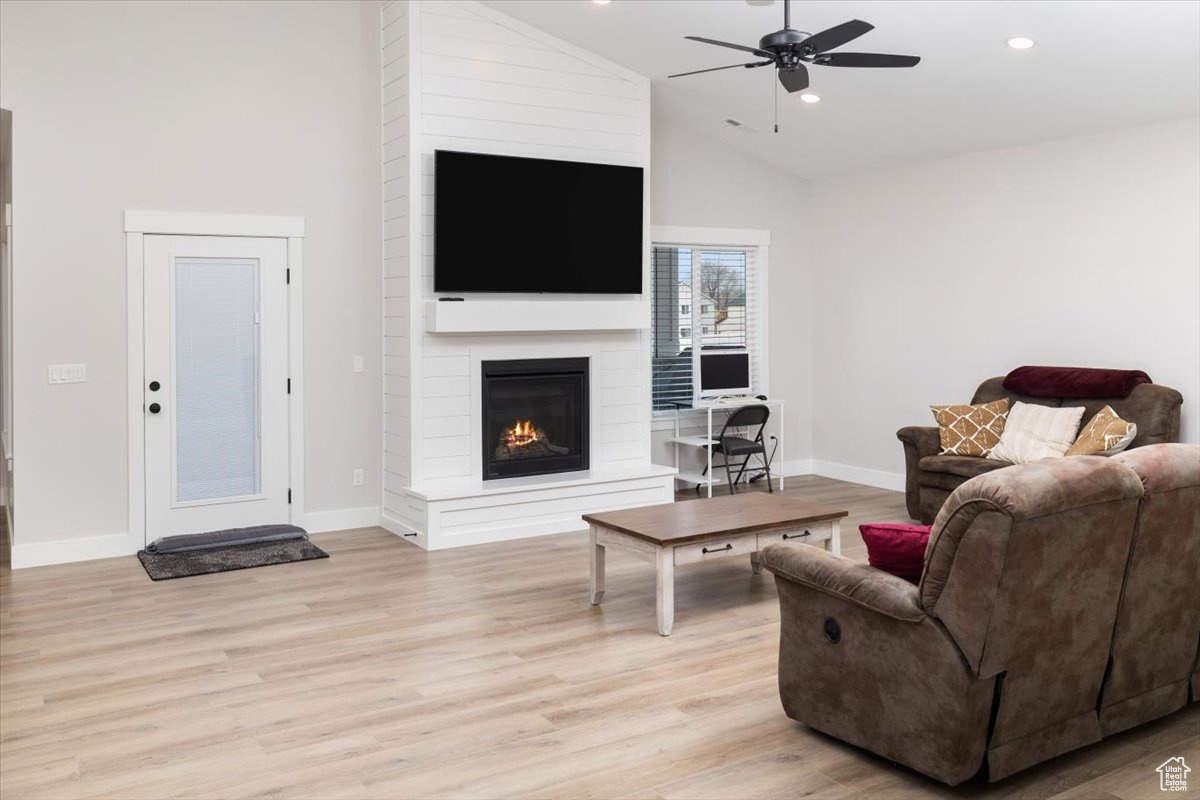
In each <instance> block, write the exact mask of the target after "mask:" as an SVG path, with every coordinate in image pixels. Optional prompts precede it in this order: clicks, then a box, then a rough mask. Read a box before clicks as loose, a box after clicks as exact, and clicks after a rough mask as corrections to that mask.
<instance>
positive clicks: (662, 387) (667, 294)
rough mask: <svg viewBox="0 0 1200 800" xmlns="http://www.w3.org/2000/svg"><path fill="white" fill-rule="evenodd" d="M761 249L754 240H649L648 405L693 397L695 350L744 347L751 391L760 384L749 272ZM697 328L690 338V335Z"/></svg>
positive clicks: (754, 291) (754, 283) (754, 288)
mask: <svg viewBox="0 0 1200 800" xmlns="http://www.w3.org/2000/svg"><path fill="white" fill-rule="evenodd" d="M764 249H765V246H760V245H753V246H745V247H730V246H720V247H708V246H702V245H676V244H671V245H668V244H658V245H655V247H654V251H653V258H652V267H653V271H654V280H653V289H652V291H653V297H652V307H653V319H652V326H653V337H654V360H653V381H652V390H651V391H652V394H653V404H654V408H655V410H667V409H672V408H674V407H675V406H674V405H673V404H674V403H678V402H688V401H691V400H692V399H693V398H694V397H695V396H696V394H697V392H698V389H697V384H698V383H699V381H698V369H697V363H698V361H699V351H701V350H740V349H745V350H749V351H750V361H751V370H752V372H753V375H752V381H753V384H754V388H755V391H765V390H766V387H765V386H763V385H762V379H761V376H762V374H763V371H762V368H763V355H764V354H763V348H762V343H761V341H760V340H761V336H760V328H761V322H760V320H761V315H760V313H759V311H758V306H757V304H758V302H759V301H760V298H759V296H758V286H759V280H758V278H757V276H756V274H755V264H756V262H757V261H758V260H759V255H760V251H761V250H764ZM762 257H763V258H764V259H765V253H763V254H762ZM676 311H677V313H676ZM697 330H698V331H700V336H699V337H698V341H697V340H695V339H693V337H692V332H693V331H697Z"/></svg>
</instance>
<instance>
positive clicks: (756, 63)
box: [667, 61, 775, 78]
mask: <svg viewBox="0 0 1200 800" xmlns="http://www.w3.org/2000/svg"><path fill="white" fill-rule="evenodd" d="M773 63H775V62H773V61H752V62H750V63H749V64H730V65H729V66H727V67H710V68H708V69H696V70H692V71H691V72H680V73H678V74H676V75H668V76H667V77H668V78H682V77H683V76H684V75H699V74H700V73H701V72H716V71H717V70H721V69H733V68H735V67H745V68H746V69H753V68H754V67H765V66H766V65H767V64H773Z"/></svg>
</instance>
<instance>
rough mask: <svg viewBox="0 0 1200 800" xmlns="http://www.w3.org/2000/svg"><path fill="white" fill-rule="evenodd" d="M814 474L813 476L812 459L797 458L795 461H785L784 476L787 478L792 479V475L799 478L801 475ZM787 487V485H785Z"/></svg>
mask: <svg viewBox="0 0 1200 800" xmlns="http://www.w3.org/2000/svg"><path fill="white" fill-rule="evenodd" d="M812 474H813V462H812V459H811V458H797V459H796V460H794V461H784V462H783V475H784V477H785V478H786V477H791V476H792V475H795V476H796V477H799V476H801V475H812ZM785 487H786V484H785Z"/></svg>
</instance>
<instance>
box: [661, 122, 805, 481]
mask: <svg viewBox="0 0 1200 800" xmlns="http://www.w3.org/2000/svg"><path fill="white" fill-rule="evenodd" d="M747 135H760V134H747ZM651 141H652V151H651V153H652V157H651V165H652V169H651V186H652V191H651V196H650V200H651V204H650V220H651V222H653V223H654V224H655V225H680V226H695V227H711V228H758V229H767V230H770V232H771V246H770V269H769V274H768V281H769V285H770V292H769V294H770V296H769V298H768V305H767V323H768V331H767V347H768V351H769V375H768V382H769V386H770V396H771V397H772V398H774V399H779V400H783V401H784V403H785V408H786V415H787V418H786V424H785V428H784V442H785V445H786V449H785V454H784V455H785V457H786V459H787V462H788V465H789V467H790V469H789V471H790V472H794V471H801V472H804V471H807V468H808V465H807V459H808V458H810V457H811V454H812V421H813V417H812V402H813V386H812V336H813V322H812V308H813V304H812V301H811V274H810V268H811V264H812V263H813V262H812V260H811V259H810V258H809V257H808V250H807V248H808V242H807V236H806V232H805V228H804V214H805V210H804V197H805V194H804V186H803V184H802V182H801V181H800V180H799V179H797V178H795V177H793V176H790V175H787V174H786V173H781V172H779V171H777V170H775V169H773V168H772V167H771V166H770V165H769V164H767V163H765V162H763V161H757V160H755V159H753V158H749V157H747V156H745V155H743V154H742V153H740V152H738V151H735V150H732V149H730V148H728V147H726V146H725V145H723V144H720V143H719V142H717V141H715V140H713V139H710V138H708V137H706V136H704V135H702V134H700V133H697V132H696V131H694V130H693V129H692V128H690V127H687V126H681V125H677V124H675V123H672V122H669V121H668V120H666V119H664V118H662V117H659V116H655V117H654V120H653V124H652V126H651ZM667 436H668V434H667V433H666V432H659V433H657V434H656V435H655V448H654V460H655V461H656V462H658V463H662V464H670V463H672V461H671V453H670V450H669V449H668V447H669V446H668V445H666V444H665V439H666V438H667Z"/></svg>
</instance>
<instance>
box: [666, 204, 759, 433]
mask: <svg viewBox="0 0 1200 800" xmlns="http://www.w3.org/2000/svg"><path fill="white" fill-rule="evenodd" d="M650 245H651V247H652V248H653V247H688V248H705V247H714V248H725V249H739V250H753V251H754V258H753V260H752V264H753V266H752V269H753V270H754V280H755V287H756V291H755V293H754V298H753V302H754V312H755V313H756V314H757V318H758V320H759V323H758V330H759V341H758V342H757V343H756V344H757V345H758V347H757V348H755V347H754V344H755V343H751V345H750V352H751V358H753V359H754V360H755V361H756V362H757V369H756V371H757V372H758V374H759V375H761V376H762V381H761V386H760V387H755V388H756V390H757V391H760V392H762V393H763V394H767V395H769V394H770V393H771V392H770V388H769V382H770V374H771V371H770V336H769V333H768V332H769V330H770V327H769V325H768V319H767V308H768V305H769V303H768V302H767V298H768V297H770V295H771V293H770V289H769V286H768V283H767V281H768V278H769V276H770V274H771V269H770V260H769V255H770V249H771V231H770V230H767V229H760V228H702V227H693V226H687V225H651V226H650ZM652 279H653V276H652ZM693 305H694V303H693ZM673 324H678V322H677V321H673ZM695 329H696V328H695V326H694V325H693V326H692V330H693V331H695ZM693 338H695V337H693ZM694 380H695V378H694V377H693V381H694ZM652 413H653V416H654V425H653V428H654V429H656V430H657V429H662V428H666V427H670V426H671V425H672V424H673V423H672V420H673V419H674V415H675V412H674V411H670V410H667V409H658V410H654V411H653V412H652Z"/></svg>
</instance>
